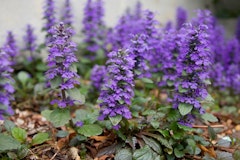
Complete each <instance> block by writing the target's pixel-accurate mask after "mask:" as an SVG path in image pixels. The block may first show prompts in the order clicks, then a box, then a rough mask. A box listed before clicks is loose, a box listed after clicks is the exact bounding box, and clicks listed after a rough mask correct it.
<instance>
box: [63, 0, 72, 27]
mask: <svg viewBox="0 0 240 160" xmlns="http://www.w3.org/2000/svg"><path fill="white" fill-rule="evenodd" d="M71 11H72V8H71V3H70V0H65V4H64V10H63V15H62V22H63V23H64V24H66V25H68V26H72V22H73V20H72V19H73V15H72V13H71Z"/></svg>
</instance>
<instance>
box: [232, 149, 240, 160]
mask: <svg viewBox="0 0 240 160" xmlns="http://www.w3.org/2000/svg"><path fill="white" fill-rule="evenodd" d="M233 158H234V159H235V160H237V159H240V151H239V150H235V151H234V153H233Z"/></svg>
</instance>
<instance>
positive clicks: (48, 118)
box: [41, 109, 53, 121]
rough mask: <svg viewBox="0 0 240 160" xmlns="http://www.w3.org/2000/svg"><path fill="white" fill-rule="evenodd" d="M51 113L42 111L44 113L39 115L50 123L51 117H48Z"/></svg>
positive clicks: (50, 111)
mask: <svg viewBox="0 0 240 160" xmlns="http://www.w3.org/2000/svg"><path fill="white" fill-rule="evenodd" d="M52 112H53V111H52V110H48V109H47V110H44V111H42V112H41V115H42V116H43V117H45V118H46V119H47V120H48V121H50V120H51V117H50V115H51V113H52Z"/></svg>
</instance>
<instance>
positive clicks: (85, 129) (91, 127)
mask: <svg viewBox="0 0 240 160" xmlns="http://www.w3.org/2000/svg"><path fill="white" fill-rule="evenodd" d="M77 131H78V133H79V134H82V135H84V136H86V137H91V136H96V135H100V134H102V132H103V129H102V128H101V127H100V126H99V125H97V124H87V125H83V126H82V127H81V128H79V129H78V130H77Z"/></svg>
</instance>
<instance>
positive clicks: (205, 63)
mask: <svg viewBox="0 0 240 160" xmlns="http://www.w3.org/2000/svg"><path fill="white" fill-rule="evenodd" d="M207 27H208V26H206V25H198V26H195V25H192V24H191V23H189V24H185V26H184V27H183V28H182V29H181V30H180V34H179V36H180V41H179V43H180V44H181V46H180V45H179V46H180V48H179V49H180V53H179V56H178V64H177V72H178V81H176V83H175V87H176V89H175V90H176V93H175V95H174V103H173V106H174V108H178V109H179V110H180V113H181V109H182V108H187V110H188V112H187V113H185V112H182V113H181V114H182V116H183V117H182V119H181V120H180V121H179V122H180V123H181V124H183V125H187V126H191V124H192V121H193V120H194V115H192V111H194V110H195V111H196V110H197V111H198V112H199V113H200V114H203V113H204V112H205V111H204V109H203V108H202V106H201V102H200V101H201V100H204V99H205V98H206V97H207V95H208V92H207V90H206V81H207V80H208V79H209V76H208V70H209V66H210V64H211V58H210V56H211V53H210V50H209V49H210V47H209V40H208V34H207V33H206V30H207Z"/></svg>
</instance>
